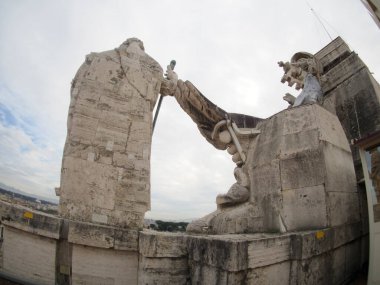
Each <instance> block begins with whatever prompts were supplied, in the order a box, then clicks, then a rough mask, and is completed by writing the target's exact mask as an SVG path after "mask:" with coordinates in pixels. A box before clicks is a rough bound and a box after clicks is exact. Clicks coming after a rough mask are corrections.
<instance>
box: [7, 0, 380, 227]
mask: <svg viewBox="0 0 380 285" xmlns="http://www.w3.org/2000/svg"><path fill="white" fill-rule="evenodd" d="M310 6H311V7H312V8H313V9H314V11H315V12H316V13H317V15H318V16H319V18H320V20H321V21H322V22H323V23H324V25H325V27H326V29H327V30H328V32H329V33H330V35H331V37H332V38H335V37H337V36H341V37H342V38H343V39H344V40H345V41H346V42H347V44H348V45H349V46H350V47H351V49H352V50H354V51H356V52H357V53H358V54H359V56H360V57H361V58H362V59H363V61H364V62H365V63H366V64H367V65H368V67H369V68H370V70H371V71H372V72H373V73H374V76H375V78H376V79H377V80H378V81H379V78H380V77H379V74H380V56H379V51H380V30H379V29H378V28H377V26H376V25H375V23H374V22H373V20H372V19H371V17H370V16H369V15H368V12H367V10H366V9H365V7H364V6H363V5H362V3H361V2H360V1H359V0H318V1H317V0H309V1H308V2H306V1H305V0H294V1H275V0H265V1H258V0H219V1H210V0H192V1H178V0H177V1H169V0H160V1H154V0H151V1H147V0H139V1H130V0H120V1H95V0H88V1H82V0H71V1H70V0H61V1H59V0H57V1H52V0H46V1H39V0H32V1H22V0H19V1H15V0H1V1H0V182H2V183H5V184H7V185H9V186H13V187H16V188H18V189H20V190H23V191H25V192H28V193H34V194H38V195H42V196H45V197H49V198H54V197H55V193H54V187H57V186H59V175H60V168H61V158H62V151H63V145H64V141H65V137H66V118H67V112H68V105H69V99H70V82H71V80H72V78H73V77H74V75H75V73H76V71H77V69H78V68H79V66H80V65H81V64H82V62H83V61H84V58H85V55H86V54H89V53H90V52H100V51H104V50H110V49H113V48H115V47H118V46H119V45H120V44H121V43H122V42H123V41H124V40H125V39H127V38H130V37H138V38H140V39H141V40H142V41H143V42H144V45H145V50H146V52H147V53H148V54H150V55H151V56H152V57H153V58H155V59H156V60H157V61H158V62H159V63H160V64H161V65H162V66H163V67H165V66H166V65H167V64H168V63H169V62H170V60H171V59H175V60H176V61H177V66H176V71H177V73H178V75H179V77H180V78H181V79H184V80H189V81H191V82H192V83H193V84H194V85H195V86H197V87H198V89H200V90H201V91H202V92H203V94H204V95H205V96H207V97H208V98H209V99H210V100H211V101H213V102H214V103H215V104H217V105H218V106H220V107H222V108H223V109H224V110H226V111H228V112H238V113H244V114H249V115H253V116H257V117H262V118H266V117H268V116H270V115H273V114H274V113H276V112H279V111H281V110H283V109H284V108H286V107H287V103H286V102H285V101H283V100H282V96H283V95H284V94H285V93H286V92H292V93H293V94H297V92H295V91H294V90H291V89H290V88H289V87H287V86H285V85H283V84H281V83H280V78H281V76H282V69H281V68H279V67H278V66H277V62H278V61H280V60H283V61H286V60H289V59H290V57H291V56H292V55H293V54H294V53H295V52H297V51H307V52H311V53H315V52H317V51H318V50H320V49H321V48H323V47H324V46H325V45H327V44H328V43H329V42H330V38H329V36H328V34H327V33H326V32H325V31H324V29H323V27H322V25H321V24H320V23H319V21H318V19H317V18H316V17H315V15H314V14H313V13H312V11H311V9H310ZM151 168H152V177H151V179H152V189H151V193H152V197H151V198H152V211H151V212H149V213H148V217H153V218H160V219H187V218H196V217H200V216H203V215H205V214H207V213H210V212H211V211H213V210H214V209H215V208H216V205H215V197H216V195H217V194H218V193H225V192H226V191H227V190H228V189H229V187H230V185H231V184H232V183H234V178H233V169H234V164H233V163H232V161H231V157H230V156H229V155H228V154H227V153H226V152H223V151H219V150H216V149H215V148H213V147H212V146H211V145H210V144H208V143H207V142H206V140H204V139H203V137H202V136H201V135H200V134H199V132H198V130H197V128H196V126H195V124H194V123H193V122H192V121H191V120H190V119H189V118H188V117H187V115H186V114H185V113H184V112H183V111H182V110H181V109H180V107H179V106H178V105H177V103H176V101H175V100H174V98H165V99H164V101H163V104H162V108H161V111H160V115H159V118H158V122H157V126H156V130H155V133H154V136H153V145H152V158H151Z"/></svg>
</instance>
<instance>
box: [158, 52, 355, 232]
mask: <svg viewBox="0 0 380 285" xmlns="http://www.w3.org/2000/svg"><path fill="white" fill-rule="evenodd" d="M280 66H282V67H283V68H284V70H285V75H284V76H283V79H282V81H283V82H286V81H287V82H288V83H289V85H290V86H292V85H294V84H295V85H296V89H303V91H302V92H301V94H300V95H299V96H298V97H297V98H295V97H294V96H291V95H288V96H286V99H288V101H289V103H290V104H291V105H293V106H300V105H306V106H302V108H290V109H287V110H284V111H282V112H280V113H278V114H276V115H274V116H272V117H270V118H268V119H265V120H263V119H260V118H256V117H252V116H248V115H242V114H232V113H228V112H226V111H224V110H223V109H221V108H219V107H218V106H216V105H215V104H214V103H212V102H211V101H210V100H208V99H207V98H206V97H205V96H204V95H203V94H202V93H201V92H200V91H199V90H198V89H197V88H196V87H195V86H194V85H193V84H192V83H191V82H189V81H185V82H184V81H182V80H180V79H178V76H177V75H176V74H175V73H174V72H173V70H172V69H170V67H168V70H167V77H166V78H165V80H163V81H162V84H161V91H160V92H161V94H163V95H171V96H173V97H174V98H175V99H176V100H177V102H178V103H179V105H180V106H181V107H182V109H183V110H184V111H185V112H186V113H187V114H188V115H189V116H190V117H191V118H192V120H193V121H194V122H195V123H196V124H197V126H198V129H199V131H200V133H201V134H202V135H203V136H204V137H205V138H206V140H207V141H208V142H209V143H211V144H212V145H213V146H214V147H215V148H217V149H220V150H225V149H227V151H228V153H229V154H231V155H232V160H233V162H234V163H236V168H235V170H234V175H235V178H236V183H234V184H233V185H232V186H231V187H230V188H229V190H228V191H227V193H226V194H221V195H218V196H217V197H216V204H217V209H216V211H214V212H212V213H210V214H208V215H206V216H205V217H202V218H200V219H198V220H195V221H193V222H192V223H190V224H189V225H188V227H187V231H188V232H194V233H207V234H225V233H258V232H288V231H294V230H311V229H320V228H324V227H327V226H328V225H330V224H331V223H332V221H333V219H334V217H333V215H332V214H331V215H330V212H331V209H330V208H329V207H330V206H331V205H332V203H333V201H332V199H333V197H330V196H328V195H326V192H328V191H331V190H332V189H330V188H331V187H330V184H329V181H332V180H334V179H337V178H336V175H337V174H336V173H335V172H332V171H328V170H327V168H328V167H331V166H330V165H329V164H330V163H331V162H330V161H328V158H329V157H334V155H335V154H331V153H330V152H334V153H335V152H336V153H337V154H336V155H339V156H340V157H344V158H345V159H349V160H351V153H350V151H349V146H348V143H347V140H346V139H345V134H344V131H343V129H342V127H341V125H340V123H339V120H338V119H337V118H336V117H335V116H334V115H332V114H331V113H329V112H328V111H326V110H324V109H323V108H322V107H320V106H318V105H317V104H313V105H311V103H315V102H317V101H318V100H319V98H320V97H321V94H322V93H321V89H320V86H319V82H318V77H319V67H318V64H317V62H316V61H315V59H314V58H313V57H312V56H311V55H309V54H306V53H297V54H295V55H294V56H293V57H292V60H291V62H290V63H289V62H286V63H282V62H281V63H280ZM324 122H329V123H328V124H326V123H324ZM321 133H323V136H321V135H319V134H321ZM335 136H339V137H341V138H342V139H341V140H340V141H342V142H344V143H343V144H342V145H341V144H340V141H337V140H336V139H335ZM337 142H338V144H337ZM331 146H334V147H331ZM335 146H338V147H335ZM342 149H344V151H343V152H342V151H341V150H342ZM324 161H325V162H324ZM342 161H343V162H342V163H343V164H344V160H342ZM340 162H341V161H340ZM340 162H338V163H340ZM333 163H335V162H333ZM333 163H332V164H333ZM343 168H344V167H343ZM345 171H347V173H346V174H347V177H350V178H352V177H355V175H354V169H353V167H349V168H347V169H346V170H345ZM339 175H341V174H339ZM345 177H346V176H345ZM352 185H354V184H353V183H352V181H351V180H345V181H343V182H342V185H341V189H339V190H338V191H344V192H346V191H353V190H352V187H351V186H352ZM334 191H335V190H334ZM330 200H331V201H330Z"/></svg>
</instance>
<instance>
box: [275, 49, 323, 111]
mask: <svg viewBox="0 0 380 285" xmlns="http://www.w3.org/2000/svg"><path fill="white" fill-rule="evenodd" d="M278 65H279V66H280V67H282V68H283V69H284V73H285V74H284V75H283V76H282V78H281V82H282V83H285V82H288V85H289V86H290V87H292V86H293V85H294V84H295V88H296V90H299V89H302V92H301V93H300V94H299V95H298V96H297V97H294V96H293V95H291V94H290V93H286V94H285V96H284V97H283V99H284V100H285V101H287V102H288V103H289V104H290V105H291V106H293V107H297V106H300V105H303V104H313V103H316V102H318V101H320V99H321V98H322V89H321V85H320V83H319V77H320V73H321V67H320V65H319V63H318V62H317V60H316V59H315V58H314V56H313V55H312V54H309V53H306V52H298V53H296V54H294V55H293V57H292V58H291V60H290V62H285V63H284V62H283V61H280V62H279V63H278Z"/></svg>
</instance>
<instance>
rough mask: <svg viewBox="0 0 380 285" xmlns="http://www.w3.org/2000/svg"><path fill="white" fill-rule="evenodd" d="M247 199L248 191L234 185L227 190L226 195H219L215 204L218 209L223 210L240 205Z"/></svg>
mask: <svg viewBox="0 0 380 285" xmlns="http://www.w3.org/2000/svg"><path fill="white" fill-rule="evenodd" d="M248 199H249V191H248V189H247V188H246V187H243V186H241V185H240V184H238V183H235V184H233V185H232V186H231V188H230V190H228V192H227V194H221V195H218V196H217V197H216V204H217V205H218V208H219V207H221V208H224V207H228V206H233V205H237V204H242V203H244V202H246V201H248Z"/></svg>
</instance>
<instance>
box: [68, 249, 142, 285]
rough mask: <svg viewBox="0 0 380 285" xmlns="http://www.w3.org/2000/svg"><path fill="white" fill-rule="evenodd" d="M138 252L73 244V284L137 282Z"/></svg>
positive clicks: (116, 284) (111, 284)
mask: <svg viewBox="0 0 380 285" xmlns="http://www.w3.org/2000/svg"><path fill="white" fill-rule="evenodd" d="M137 268H138V253H137V252H131V251H115V250H110V249H100V248H93V247H87V246H82V245H74V246H73V257H72V284H73V285H79V284H104V285H118V284H119V285H121V284H137Z"/></svg>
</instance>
